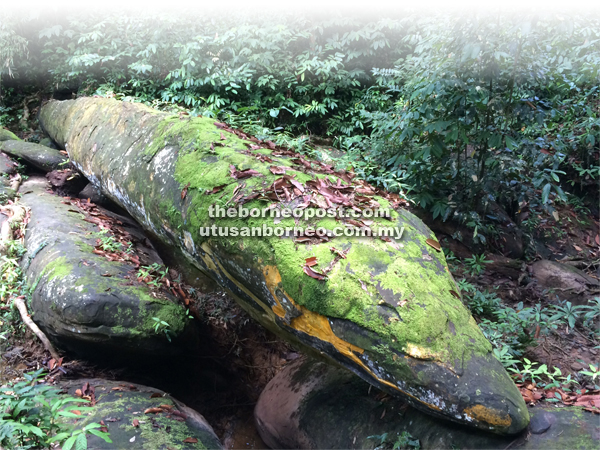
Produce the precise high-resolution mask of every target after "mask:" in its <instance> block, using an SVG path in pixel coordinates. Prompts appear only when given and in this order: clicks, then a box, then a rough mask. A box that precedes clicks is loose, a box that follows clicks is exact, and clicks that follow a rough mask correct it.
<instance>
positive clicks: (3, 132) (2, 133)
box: [0, 127, 21, 142]
mask: <svg viewBox="0 0 600 450" xmlns="http://www.w3.org/2000/svg"><path fill="white" fill-rule="evenodd" d="M20 140H21V139H19V138H18V137H17V135H16V134H14V133H13V132H11V131H8V130H7V129H6V128H2V127H0V142H2V141H20Z"/></svg>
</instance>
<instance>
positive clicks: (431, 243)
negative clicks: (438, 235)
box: [425, 239, 442, 252]
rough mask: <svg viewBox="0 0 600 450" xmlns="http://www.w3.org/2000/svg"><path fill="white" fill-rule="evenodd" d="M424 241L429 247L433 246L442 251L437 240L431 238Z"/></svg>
mask: <svg viewBox="0 0 600 450" xmlns="http://www.w3.org/2000/svg"><path fill="white" fill-rule="evenodd" d="M425 242H426V243H427V245H429V246H430V247H433V248H434V249H436V250H437V251H438V252H441V251H442V247H441V245H440V243H439V242H438V241H434V240H433V239H427V240H426V241H425Z"/></svg>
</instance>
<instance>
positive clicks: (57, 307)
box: [21, 177, 197, 358]
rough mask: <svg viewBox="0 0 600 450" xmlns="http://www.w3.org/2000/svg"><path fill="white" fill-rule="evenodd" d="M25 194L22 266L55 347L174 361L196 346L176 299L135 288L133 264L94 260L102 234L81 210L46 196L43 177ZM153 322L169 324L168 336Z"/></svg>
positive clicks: (34, 309) (24, 187) (31, 183)
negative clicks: (27, 210)
mask: <svg viewBox="0 0 600 450" xmlns="http://www.w3.org/2000/svg"><path fill="white" fill-rule="evenodd" d="M21 192H22V199H21V201H22V203H23V204H25V205H26V206H28V207H29V208H30V209H31V218H30V220H29V223H28V225H27V232H26V236H25V244H26V246H27V252H26V253H25V255H24V256H23V257H22V260H21V265H22V267H23V269H24V272H25V274H26V277H27V281H28V284H29V286H31V288H32V297H31V308H32V312H33V314H32V318H33V320H34V321H35V322H36V324H37V325H38V326H39V327H40V328H41V329H42V330H43V331H44V332H45V333H46V334H47V335H48V337H49V338H50V339H51V340H52V341H54V342H55V343H56V344H58V345H59V346H61V347H64V348H66V349H69V350H72V351H75V352H78V353H81V354H83V355H84V356H85V357H86V358H91V357H103V356H109V357H111V358H116V357H127V358H128V357H131V356H136V357H144V356H147V355H170V354H173V353H177V352H182V351H184V350H186V349H189V348H190V347H191V346H193V345H194V343H197V341H196V339H197V335H196V328H195V326H194V324H193V323H192V321H191V320H190V319H188V317H187V315H186V312H185V311H186V309H185V307H184V306H183V305H181V304H179V302H178V300H177V299H176V298H175V297H173V296H171V295H168V294H166V293H164V292H162V291H157V290H156V289H152V288H151V287H150V286H149V285H147V284H145V283H142V282H138V281H137V276H136V273H137V270H136V268H135V267H134V265H133V263H132V262H130V261H118V260H109V259H108V258H107V257H105V256H103V255H101V254H97V253H94V246H95V245H96V243H97V240H98V237H99V231H100V230H99V228H98V227H97V226H96V225H95V224H93V223H90V222H88V221H86V220H84V219H85V218H86V217H85V215H84V214H83V213H82V211H81V210H79V209H78V208H77V206H76V205H74V204H70V202H69V201H65V200H63V199H62V198H61V197H58V196H55V195H53V194H52V193H48V192H47V191H46V180H45V179H43V178H41V177H31V178H29V180H27V181H26V182H24V183H23V185H22V187H21ZM154 317H156V318H159V319H160V320H163V321H165V322H166V323H168V324H169V327H168V328H169V329H168V332H169V336H168V337H167V335H166V333H164V331H165V330H164V328H165V327H164V326H161V328H160V329H159V330H158V331H157V330H155V324H156V321H155V320H154V319H153V318H154ZM168 338H171V340H172V342H169V340H168ZM188 344H189V345H188Z"/></svg>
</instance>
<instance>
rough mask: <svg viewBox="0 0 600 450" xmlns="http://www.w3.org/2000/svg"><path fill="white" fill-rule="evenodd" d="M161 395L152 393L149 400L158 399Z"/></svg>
mask: <svg viewBox="0 0 600 450" xmlns="http://www.w3.org/2000/svg"><path fill="white" fill-rule="evenodd" d="M162 396H163V395H162V394H159V393H158V392H153V393H152V395H151V396H150V398H158V397H162Z"/></svg>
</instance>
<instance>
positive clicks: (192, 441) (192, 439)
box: [183, 437, 198, 444]
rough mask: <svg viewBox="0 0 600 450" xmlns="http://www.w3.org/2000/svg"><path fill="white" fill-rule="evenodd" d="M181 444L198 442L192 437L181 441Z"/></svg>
mask: <svg viewBox="0 0 600 450" xmlns="http://www.w3.org/2000/svg"><path fill="white" fill-rule="evenodd" d="M183 442H184V443H186V444H195V443H197V442H198V439H196V438H193V437H189V438H185V439H184V440H183Z"/></svg>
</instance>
